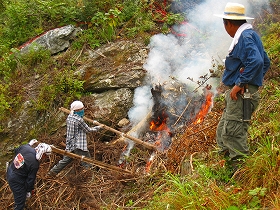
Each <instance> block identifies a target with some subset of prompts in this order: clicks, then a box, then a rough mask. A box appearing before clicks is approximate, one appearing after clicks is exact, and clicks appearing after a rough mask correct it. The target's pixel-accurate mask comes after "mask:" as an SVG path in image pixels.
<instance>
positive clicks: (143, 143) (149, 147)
mask: <svg viewBox="0 0 280 210" xmlns="http://www.w3.org/2000/svg"><path fill="white" fill-rule="evenodd" d="M59 110H60V111H63V112H65V113H68V114H70V110H68V109H65V108H63V107H61V108H59ZM83 119H84V120H86V121H88V122H91V123H93V124H94V125H99V126H101V127H102V128H104V129H106V130H109V131H112V132H114V133H117V134H119V135H121V136H122V137H125V138H128V139H131V140H132V141H134V142H136V143H138V144H141V145H142V146H144V147H146V148H148V149H153V150H156V146H154V145H152V144H150V143H147V142H144V141H142V140H140V139H138V138H135V137H133V136H129V135H127V134H125V133H122V132H120V131H118V130H116V129H113V128H111V127H109V126H107V125H104V124H102V123H99V122H97V121H96V120H91V119H89V118H87V117H83Z"/></svg>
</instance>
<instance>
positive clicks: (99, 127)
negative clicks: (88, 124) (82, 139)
mask: <svg viewBox="0 0 280 210" xmlns="http://www.w3.org/2000/svg"><path fill="white" fill-rule="evenodd" d="M102 128H103V126H100V125H99V126H95V127H94V129H95V130H96V131H99V130H100V129H102Z"/></svg>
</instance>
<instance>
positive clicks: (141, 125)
mask: <svg viewBox="0 0 280 210" xmlns="http://www.w3.org/2000/svg"><path fill="white" fill-rule="evenodd" d="M150 117H151V111H150V112H149V113H148V114H147V115H146V116H145V117H144V118H143V119H142V120H141V121H140V122H139V123H138V124H137V125H135V126H134V127H133V128H132V129H131V130H130V131H128V132H127V133H126V134H127V135H130V134H131V133H133V132H135V131H139V130H140V129H141V128H142V127H143V125H144V123H145V122H147V120H148V119H149V118H150ZM124 140H125V137H124V136H122V137H120V138H118V139H117V140H115V141H114V142H113V144H115V143H117V142H118V141H124Z"/></svg>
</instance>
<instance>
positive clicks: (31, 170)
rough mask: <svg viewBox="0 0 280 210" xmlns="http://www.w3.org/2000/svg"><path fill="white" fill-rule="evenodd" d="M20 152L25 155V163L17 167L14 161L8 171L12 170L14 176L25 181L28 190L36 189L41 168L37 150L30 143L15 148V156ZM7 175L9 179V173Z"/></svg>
mask: <svg viewBox="0 0 280 210" xmlns="http://www.w3.org/2000/svg"><path fill="white" fill-rule="evenodd" d="M18 154H21V155H22V156H23V158H24V164H23V165H22V166H21V167H20V168H18V169H17V168H16V167H15V165H14V163H13V161H12V162H11V164H10V165H9V169H8V171H10V172H12V174H13V177H15V176H16V177H18V179H20V180H22V181H24V185H25V189H26V191H27V192H31V191H32V190H33V189H34V183H35V179H36V175H37V172H38V169H39V161H38V160H37V159H36V151H35V149H34V148H32V147H31V146H30V145H29V144H25V145H22V146H20V147H19V148H17V149H16V150H15V156H17V155H18ZM7 175H8V177H7V178H8V179H9V173H8V174H7Z"/></svg>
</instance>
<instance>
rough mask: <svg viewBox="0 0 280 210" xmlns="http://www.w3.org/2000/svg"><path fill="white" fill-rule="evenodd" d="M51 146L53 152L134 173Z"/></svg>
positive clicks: (122, 171) (114, 169) (126, 172)
mask: <svg viewBox="0 0 280 210" xmlns="http://www.w3.org/2000/svg"><path fill="white" fill-rule="evenodd" d="M50 146H51V148H52V152H55V153H58V154H61V155H65V156H68V157H70V158H75V159H79V160H81V161H83V162H87V163H90V164H92V165H96V166H99V167H101V168H105V169H109V170H112V171H118V172H120V173H125V174H132V172H130V171H127V170H124V169H122V168H119V167H117V166H113V165H109V164H107V163H103V162H101V161H98V160H93V159H90V158H88V157H84V156H80V155H77V154H74V153H71V152H67V151H65V150H62V149H58V148H56V147H55V146H53V145H50Z"/></svg>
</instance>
